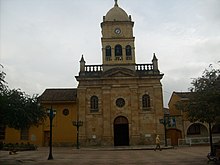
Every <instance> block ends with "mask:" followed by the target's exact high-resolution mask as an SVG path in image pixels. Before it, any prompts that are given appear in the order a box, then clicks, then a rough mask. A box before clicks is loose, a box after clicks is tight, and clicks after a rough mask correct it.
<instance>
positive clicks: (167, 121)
mask: <svg viewBox="0 0 220 165" xmlns="http://www.w3.org/2000/svg"><path fill="white" fill-rule="evenodd" d="M169 116H170V113H169V111H168V110H165V111H164V115H163V119H160V123H161V124H163V125H164V136H165V146H166V147H167V125H168V124H170V118H169Z"/></svg>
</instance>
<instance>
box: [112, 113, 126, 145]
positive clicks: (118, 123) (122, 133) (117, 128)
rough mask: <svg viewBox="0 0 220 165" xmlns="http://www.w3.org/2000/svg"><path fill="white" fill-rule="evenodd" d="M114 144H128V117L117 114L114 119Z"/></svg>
mask: <svg viewBox="0 0 220 165" xmlns="http://www.w3.org/2000/svg"><path fill="white" fill-rule="evenodd" d="M114 145H115V146H128V145H129V125H128V119H127V118H126V117H124V116H119V117H117V118H116V119H115V121H114Z"/></svg>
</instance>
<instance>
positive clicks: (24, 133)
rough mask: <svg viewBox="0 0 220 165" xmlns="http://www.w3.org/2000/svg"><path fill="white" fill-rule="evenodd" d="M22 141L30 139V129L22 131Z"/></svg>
mask: <svg viewBox="0 0 220 165" xmlns="http://www.w3.org/2000/svg"><path fill="white" fill-rule="evenodd" d="M20 139H21V140H28V139H29V129H28V128H24V129H21V134H20Z"/></svg>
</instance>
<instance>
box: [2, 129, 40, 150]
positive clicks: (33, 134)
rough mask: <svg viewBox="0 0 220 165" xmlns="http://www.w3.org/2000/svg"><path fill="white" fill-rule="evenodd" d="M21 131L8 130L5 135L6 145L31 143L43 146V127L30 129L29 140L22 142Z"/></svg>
mask: <svg viewBox="0 0 220 165" xmlns="http://www.w3.org/2000/svg"><path fill="white" fill-rule="evenodd" d="M20 132H21V131H20V130H16V129H14V128H8V127H7V128H6V133H5V140H4V142H5V143H19V144H20V143H30V144H35V145H37V146H42V138H43V134H42V125H40V126H38V127H36V126H35V127H31V128H30V129H29V140H21V139H20V136H21V134H20Z"/></svg>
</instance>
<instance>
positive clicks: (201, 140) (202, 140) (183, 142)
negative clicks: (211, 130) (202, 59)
mask: <svg viewBox="0 0 220 165" xmlns="http://www.w3.org/2000/svg"><path fill="white" fill-rule="evenodd" d="M212 141H213V143H217V142H219V141H220V136H214V137H212ZM209 143H210V141H209V137H196V138H186V139H178V146H191V145H196V144H209Z"/></svg>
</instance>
